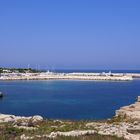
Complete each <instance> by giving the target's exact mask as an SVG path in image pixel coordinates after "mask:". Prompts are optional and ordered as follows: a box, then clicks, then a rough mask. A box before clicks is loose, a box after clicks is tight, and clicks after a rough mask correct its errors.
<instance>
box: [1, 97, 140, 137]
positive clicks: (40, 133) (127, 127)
mask: <svg viewBox="0 0 140 140" xmlns="http://www.w3.org/2000/svg"><path fill="white" fill-rule="evenodd" d="M81 136H82V137H83V138H84V137H85V139H86V138H87V139H88V137H90V138H91V139H94V140H99V138H100V140H102V139H103V140H140V96H139V97H138V99H137V101H136V102H135V103H134V104H132V105H129V106H126V107H122V108H120V109H119V110H117V111H116V116H115V117H113V118H112V119H109V120H106V121H96V122H95V121H66V120H63V121H60V120H47V119H43V118H42V117H41V116H32V117H20V116H15V115H5V114H0V138H1V139H2V138H3V139H4V138H5V139H8V138H9V139H10V138H12V139H20V140H30V139H33V140H42V139H56V140H57V139H66V138H72V139H74V138H77V139H78V138H79V139H81ZM106 137H107V138H108V139H106ZM77 139H76V140H77Z"/></svg>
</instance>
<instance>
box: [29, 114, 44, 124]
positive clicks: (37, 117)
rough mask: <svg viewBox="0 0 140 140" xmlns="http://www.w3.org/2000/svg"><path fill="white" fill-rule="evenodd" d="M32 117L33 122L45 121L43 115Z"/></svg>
mask: <svg viewBox="0 0 140 140" xmlns="http://www.w3.org/2000/svg"><path fill="white" fill-rule="evenodd" d="M31 119H32V122H33V123H37V122H41V121H43V117H41V116H38V115H36V116H33V117H32V118H31Z"/></svg>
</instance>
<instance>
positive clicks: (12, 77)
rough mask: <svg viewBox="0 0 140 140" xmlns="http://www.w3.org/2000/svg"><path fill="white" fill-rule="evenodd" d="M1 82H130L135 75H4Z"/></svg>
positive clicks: (49, 73) (0, 77)
mask: <svg viewBox="0 0 140 140" xmlns="http://www.w3.org/2000/svg"><path fill="white" fill-rule="evenodd" d="M0 80H111V81H130V80H133V75H128V74H126V75H124V74H115V73H114V74H112V73H111V74H110V73H52V72H47V73H45V72H44V73H3V74H1V76H0Z"/></svg>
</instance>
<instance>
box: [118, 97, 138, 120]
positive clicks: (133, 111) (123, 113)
mask: <svg viewBox="0 0 140 140" xmlns="http://www.w3.org/2000/svg"><path fill="white" fill-rule="evenodd" d="M116 116H120V117H122V118H124V119H129V120H140V96H138V98H137V101H136V102H135V103H134V104H131V105H129V106H125V107H121V108H120V109H119V110H117V111H116Z"/></svg>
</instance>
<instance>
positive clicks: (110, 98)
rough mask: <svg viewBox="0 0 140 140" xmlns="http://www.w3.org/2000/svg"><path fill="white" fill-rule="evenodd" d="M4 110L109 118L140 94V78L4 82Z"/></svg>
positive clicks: (53, 116)
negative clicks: (121, 80) (127, 80)
mask: <svg viewBox="0 0 140 140" xmlns="http://www.w3.org/2000/svg"><path fill="white" fill-rule="evenodd" d="M0 91H2V92H3V93H5V96H4V98H3V99H0V112H1V113H6V114H15V115H23V116H30V115H36V114H37V115H42V116H43V117H46V118H51V119H74V120H75V119H76V120H79V119H97V120H98V119H106V118H110V117H112V116H113V115H114V113H115V110H116V109H119V108H120V107H121V106H124V105H128V104H131V103H133V102H134V101H135V99H136V97H137V96H138V95H140V80H134V81H129V82H111V81H66V80H64V81H0Z"/></svg>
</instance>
